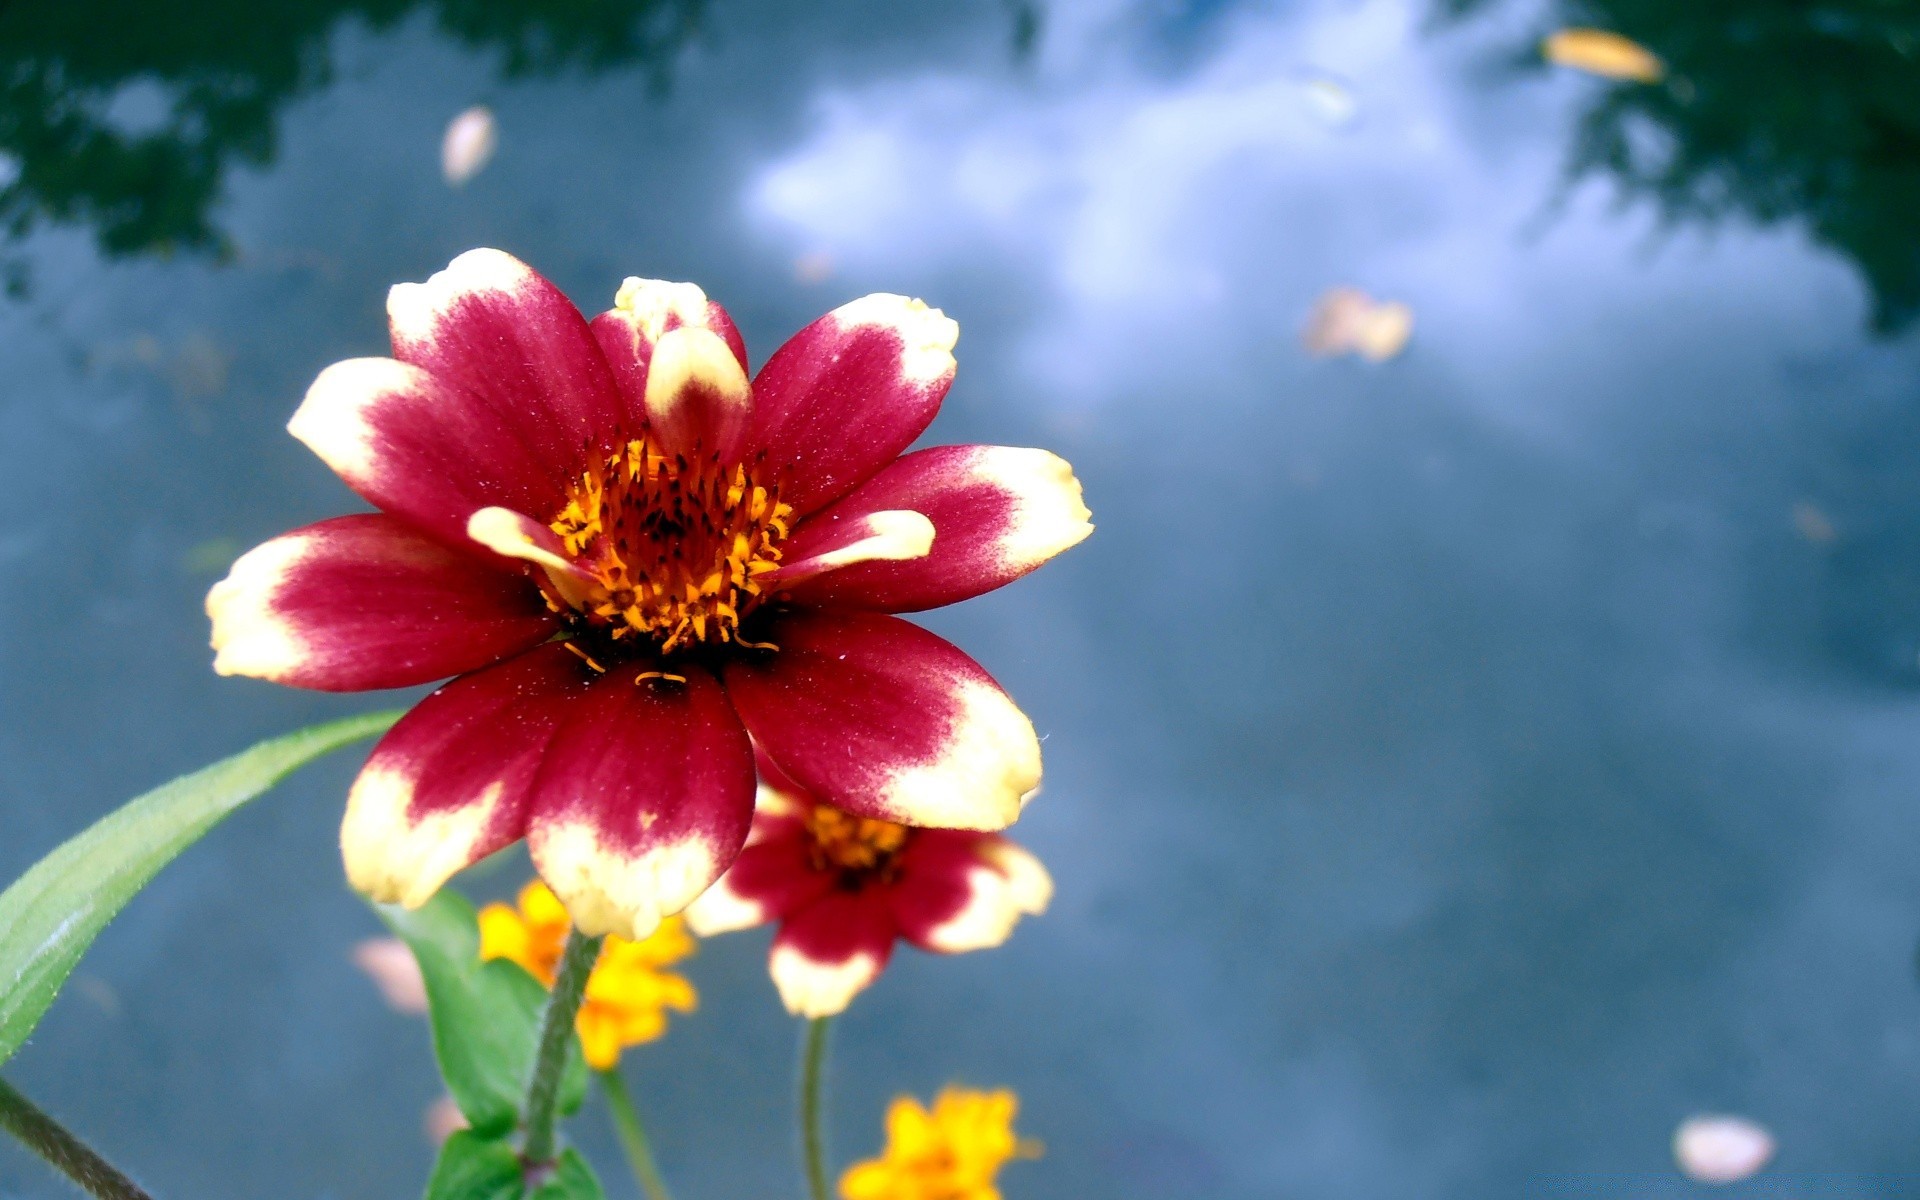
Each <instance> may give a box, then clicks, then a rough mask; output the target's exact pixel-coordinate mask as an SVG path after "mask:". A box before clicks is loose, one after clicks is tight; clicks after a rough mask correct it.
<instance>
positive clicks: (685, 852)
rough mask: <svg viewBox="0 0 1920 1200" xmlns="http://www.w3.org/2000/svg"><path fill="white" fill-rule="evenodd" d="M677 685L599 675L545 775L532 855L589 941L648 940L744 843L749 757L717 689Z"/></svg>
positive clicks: (637, 670)
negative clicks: (614, 937)
mask: <svg viewBox="0 0 1920 1200" xmlns="http://www.w3.org/2000/svg"><path fill="white" fill-rule="evenodd" d="M684 678H685V682H681V683H676V682H674V681H672V680H670V679H667V678H663V677H661V675H660V672H658V671H657V670H649V669H647V668H646V664H644V663H637V662H636V663H628V664H626V665H624V666H621V667H618V668H615V669H614V670H612V671H610V672H608V673H607V674H605V675H602V676H600V677H599V678H598V679H596V680H595V681H594V683H593V686H592V687H591V688H589V689H588V693H587V696H586V698H585V699H584V700H583V701H582V702H581V703H580V704H578V705H576V706H575V707H574V710H573V712H572V713H571V714H570V715H569V718H568V720H567V723H566V725H565V726H564V727H563V728H562V729H561V730H560V732H559V734H558V735H557V736H556V737H555V738H554V740H553V745H552V746H551V747H550V748H549V750H548V752H547V756H546V761H545V762H544V764H543V765H542V767H541V770H540V778H539V781H538V785H537V787H536V789H535V800H534V809H533V813H532V816H531V819H530V822H529V825H530V827H529V829H528V833H527V847H528V849H529V850H531V851H532V853H533V862H534V866H535V867H537V868H538V869H539V871H540V876H541V878H543V879H545V880H546V881H547V885H548V886H549V887H551V888H552V889H553V890H554V893H555V894H556V895H558V896H559V897H560V899H561V900H562V901H563V902H565V904H566V906H567V911H568V912H569V913H571V914H572V915H573V922H574V925H575V926H576V927H577V928H579V929H580V930H581V931H582V932H584V933H588V934H602V933H617V934H619V935H620V936H622V937H625V938H630V939H632V940H634V941H638V940H640V939H641V938H644V937H646V936H647V935H648V934H650V933H652V932H653V930H654V927H655V926H657V925H658V924H659V923H660V919H661V918H662V917H663V916H666V915H667V914H669V913H675V912H679V911H680V910H681V909H683V908H685V907H686V906H687V905H688V904H689V903H690V902H691V901H692V900H693V898H694V897H696V896H698V895H699V894H700V893H701V892H703V891H705V890H706V889H707V887H708V886H709V885H710V884H712V883H713V881H714V880H715V879H717V878H719V876H720V874H721V872H723V871H725V870H726V869H727V867H728V866H729V865H730V864H731V863H732V862H733V859H734V856H735V855H736V854H738V853H739V852H740V846H741V844H742V843H743V842H744V841H746V837H747V828H748V825H749V823H750V822H751V821H752V819H753V748H752V746H751V744H750V743H749V742H748V741H747V735H746V731H745V730H743V729H742V728H741V727H740V720H739V718H738V717H736V716H734V714H733V710H732V709H731V708H730V707H729V706H728V704H727V698H726V694H725V693H724V692H722V691H721V689H720V685H719V683H718V681H716V680H715V679H714V678H713V676H712V675H710V674H708V673H707V672H706V671H704V670H701V669H700V668H698V667H688V668H685V677H684Z"/></svg>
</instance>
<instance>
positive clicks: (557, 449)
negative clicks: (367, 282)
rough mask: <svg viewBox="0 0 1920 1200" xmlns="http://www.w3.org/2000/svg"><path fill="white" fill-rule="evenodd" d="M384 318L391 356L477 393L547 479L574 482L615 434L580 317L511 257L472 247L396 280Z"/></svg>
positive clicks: (614, 409) (612, 390) (615, 394)
mask: <svg viewBox="0 0 1920 1200" xmlns="http://www.w3.org/2000/svg"><path fill="white" fill-rule="evenodd" d="M387 317H388V323H389V325H390V327H391V329H392V333H393V356H394V357H395V358H397V359H399V360H400V361H402V362H407V363H413V364H414V365H416V366H421V367H425V368H426V369H427V370H429V371H431V372H433V373H434V374H435V375H436V376H438V377H439V378H440V379H442V380H444V381H446V382H447V383H449V384H451V385H453V386H455V387H458V388H461V389H463V390H465V391H468V392H471V393H472V394H473V395H474V396H476V397H478V398H479V399H480V400H481V401H482V402H483V403H485V404H486V405H487V406H488V407H489V408H491V409H492V410H493V411H494V412H495V413H497V414H499V416H500V417H501V419H502V420H503V421H505V422H507V423H508V425H509V426H510V427H511V428H513V429H514V430H515V431H516V432H517V433H518V434H519V436H520V438H521V439H522V440H523V441H524V442H525V443H526V444H527V447H528V449H529V450H530V451H531V452H532V454H533V455H534V457H535V458H536V459H537V460H538V461H539V462H540V463H541V464H543V465H544V466H545V467H546V469H547V473H548V474H549V475H550V476H551V477H553V478H555V479H571V478H572V477H573V476H574V475H575V474H577V473H578V472H579V471H580V469H581V468H582V466H583V465H585V463H586V462H587V460H588V459H589V458H590V457H592V452H593V451H595V450H599V451H604V450H607V449H610V448H611V447H612V446H613V444H614V442H615V440H616V438H617V437H618V436H619V433H620V428H621V421H620V415H621V413H620V409H621V405H620V392H619V389H618V388H617V387H616V386H615V385H614V381H613V376H612V374H611V373H610V372H609V371H608V370H607V363H606V359H605V358H603V357H602V356H601V354H600V347H599V346H598V345H597V344H596V343H595V342H594V338H593V334H592V333H591V332H590V331H589V330H588V329H587V321H586V318H585V317H583V316H581V315H580V310H578V309H576V308H575V307H574V306H573V303H572V302H571V301H569V300H568V299H567V298H566V296H564V295H562V294H561V292H560V289H559V288H556V287H554V286H553V284H551V283H549V282H547V280H546V279H545V278H543V277H542V276H541V275H539V274H538V273H537V272H535V271H534V270H533V268H531V267H529V266H527V264H525V263H523V262H521V261H520V260H519V259H517V258H514V257H513V256H512V255H510V254H503V253H501V252H500V251H498V250H469V251H467V252H466V253H465V254H462V255H461V256H460V257H458V258H456V259H454V260H453V262H451V263H449V264H448V265H447V269H446V270H444V271H441V272H440V273H438V274H436V275H434V276H433V277H432V278H431V279H428V280H427V281H426V282H425V283H402V284H397V285H395V287H394V288H393V290H392V291H390V292H388V293H387ZM535 515H537V516H542V517H545V516H548V515H550V514H548V513H546V512H536V514H535Z"/></svg>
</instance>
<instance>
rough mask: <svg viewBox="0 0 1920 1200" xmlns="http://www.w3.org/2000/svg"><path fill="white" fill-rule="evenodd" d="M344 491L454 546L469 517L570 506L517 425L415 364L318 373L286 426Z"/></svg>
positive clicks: (361, 362) (353, 363) (364, 362)
mask: <svg viewBox="0 0 1920 1200" xmlns="http://www.w3.org/2000/svg"><path fill="white" fill-rule="evenodd" d="M287 431H288V432H289V433H291V434H293V436H294V437H297V438H299V439H300V440H301V441H303V442H305V443H306V444H307V446H308V448H309V449H311V450H312V451H313V452H314V453H315V454H317V455H319V456H320V459H321V461H323V462H325V463H326V464H327V465H328V466H329V467H332V468H333V469H334V472H335V473H336V474H338V475H339V476H340V478H341V479H343V480H345V481H346V484H347V486H348V487H350V488H352V489H353V490H354V491H356V492H359V493H360V494H361V495H362V496H364V497H366V498H367V499H368V500H369V501H371V502H372V503H373V504H375V505H377V506H378V507H380V508H383V509H385V510H386V511H387V512H389V513H392V514H393V515H394V516H396V517H399V518H401V519H402V520H405V521H407V522H408V523H410V524H412V525H416V526H418V527H419V528H421V529H424V530H426V531H427V532H429V533H432V534H434V535H436V536H437V537H439V538H440V539H441V540H442V541H444V542H446V543H447V544H449V545H452V546H465V545H466V544H467V536H466V525H467V518H468V517H469V516H471V515H472V514H473V513H474V511H475V510H477V509H481V508H486V507H488V506H490V505H504V506H505V507H508V508H513V509H518V510H522V511H527V512H541V513H551V512H558V511H559V510H560V508H561V507H562V506H563V505H564V504H565V502H566V496H565V492H564V490H563V489H562V488H561V486H560V483H559V477H558V476H555V475H553V474H550V473H549V472H548V471H547V469H546V467H544V466H543V465H542V464H541V462H540V461H539V459H537V458H536V457H535V456H534V454H533V452H532V451H530V450H528V449H527V445H526V443H525V442H524V441H522V440H521V439H520V436H519V434H518V433H517V432H516V430H515V428H514V426H513V424H512V423H511V422H509V421H507V420H506V419H504V418H502V417H501V416H500V414H499V413H497V412H495V411H494V410H493V409H492V408H490V407H488V405H487V404H486V403H485V402H484V401H482V400H481V399H480V398H479V397H478V396H475V395H473V394H472V393H470V392H467V391H464V390H462V389H460V388H458V387H455V386H454V385H452V384H450V383H448V382H446V381H445V380H442V379H440V378H438V377H437V376H435V375H434V374H433V373H432V372H430V371H427V370H426V369H424V368H422V367H416V366H413V365H412V364H410V363H403V362H398V361H396V360H394V359H391V358H352V359H348V360H347V361H345V362H338V363H335V364H333V365H332V366H330V367H328V368H327V369H326V370H324V371H322V372H320V377H319V378H318V379H316V380H314V381H313V386H312V387H310V388H308V389H307V397H306V399H305V400H304V401H302V402H301V405H300V408H299V409H298V411H296V412H295V413H294V414H293V419H292V420H291V421H289V422H288V423H287Z"/></svg>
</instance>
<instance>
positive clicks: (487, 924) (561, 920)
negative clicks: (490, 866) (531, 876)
mask: <svg viewBox="0 0 1920 1200" xmlns="http://www.w3.org/2000/svg"><path fill="white" fill-rule="evenodd" d="M568 928H569V924H568V921H567V910H566V909H565V908H564V907H562V906H561V904H560V901H559V899H558V898H557V897H556V896H554V894H553V892H552V891H550V890H549V889H548V888H547V885H546V884H544V883H541V882H540V881H539V880H537V879H536V880H534V881H533V882H532V883H529V884H528V885H527V886H526V887H524V888H521V889H520V899H519V907H518V908H515V907H512V906H510V905H506V904H489V905H487V906H486V907H485V908H483V909H481V910H480V957H482V958H504V959H508V960H510V961H512V962H516V963H519V964H520V965H521V966H522V967H525V968H526V969H527V972H528V973H529V974H531V975H532V976H533V977H534V978H535V979H538V980H539V981H540V982H541V983H543V984H545V985H547V986H548V987H552V986H553V975H554V972H555V971H556V970H558V969H559V966H560V953H561V951H562V950H563V949H564V948H565V947H566V942H567V930H568ZM693 951H694V943H693V936H692V935H691V934H689V933H688V932H687V927H686V923H685V922H684V921H682V920H681V919H680V918H679V917H668V918H667V919H666V920H664V921H662V922H661V923H660V927H659V928H658V929H656V930H654V932H653V934H652V936H650V937H648V938H647V939H646V940H644V941H639V942H630V941H628V940H627V939H625V938H623V937H618V936H610V937H608V938H607V941H606V945H605V946H604V947H603V948H602V949H601V951H600V961H599V962H597V963H595V964H594V967H593V974H592V975H590V976H588V977H587V995H586V999H585V1001H583V1002H582V1003H581V1005H580V1015H579V1017H578V1018H577V1019H576V1020H575V1022H574V1027H575V1028H576V1029H578V1030H579V1032H580V1048H581V1049H582V1050H583V1051H584V1052H585V1053H586V1057H587V1065H588V1066H590V1067H592V1068H593V1069H594V1070H596V1071H605V1070H609V1069H611V1068H612V1067H613V1066H614V1065H615V1064H616V1063H618V1062H619V1061H620V1051H621V1049H622V1048H623V1047H626V1046H637V1045H639V1044H641V1043H642V1042H651V1041H653V1040H654V1039H655V1038H657V1037H659V1036H660V1035H661V1034H663V1033H665V1032H666V1031H667V1010H668V1009H670V1008H671V1009H674V1010H676V1011H678V1012H683V1013H690V1012H692V1011H693V1010H694V1009H695V1008H696V1007H697V1006H698V1004H699V996H698V994H697V993H695V992H694V990H693V984H691V983H689V982H688V981H687V980H686V979H685V978H684V977H683V976H680V975H676V974H674V973H673V972H672V971H668V970H665V969H664V968H666V967H669V966H671V965H673V964H674V963H677V962H679V961H680V960H681V959H683V958H686V957H687V956H689V955H691V954H692V953H693Z"/></svg>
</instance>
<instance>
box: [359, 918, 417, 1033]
mask: <svg viewBox="0 0 1920 1200" xmlns="http://www.w3.org/2000/svg"><path fill="white" fill-rule="evenodd" d="M353 965H354V966H356V967H359V968H360V969H361V970H362V971H365V972H366V973H367V978H368V979H371V980H373V986H375V987H377V988H379V989H380V995H381V998H382V999H384V1000H386V1002H387V1007H388V1008H391V1009H392V1010H393V1011H395V1012H398V1013H410V1014H417V1013H423V1012H426V1011H427V980H426V976H424V975H422V974H421V973H420V960H419V959H417V958H415V957H414V956H413V951H412V950H411V949H409V948H408V946H407V944H406V943H405V942H403V941H401V940H400V939H399V938H397V937H381V938H368V939H366V940H365V941H363V942H360V943H358V944H357V945H355V946H354V948H353Z"/></svg>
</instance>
